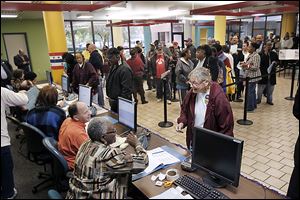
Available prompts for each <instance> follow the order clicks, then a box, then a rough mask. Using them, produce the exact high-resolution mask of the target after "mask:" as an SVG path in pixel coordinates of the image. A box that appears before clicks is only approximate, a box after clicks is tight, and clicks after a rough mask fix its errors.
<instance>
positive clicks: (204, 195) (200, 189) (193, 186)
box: [174, 175, 229, 199]
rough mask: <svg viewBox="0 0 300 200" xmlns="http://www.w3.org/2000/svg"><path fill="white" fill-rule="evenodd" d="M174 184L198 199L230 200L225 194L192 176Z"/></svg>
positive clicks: (186, 176)
mask: <svg viewBox="0 0 300 200" xmlns="http://www.w3.org/2000/svg"><path fill="white" fill-rule="evenodd" d="M174 184H175V185H177V186H180V187H182V188H183V189H184V190H185V191H186V192H187V193H189V194H190V195H191V196H192V197H194V198H196V199H229V197H227V196H226V195H225V194H223V193H221V192H219V191H218V190H216V189H214V188H213V187H211V186H210V185H208V184H205V183H203V182H202V181H200V180H198V179H197V178H195V177H193V176H190V175H184V176H181V177H179V178H178V179H177V180H176V181H175V182H174Z"/></svg>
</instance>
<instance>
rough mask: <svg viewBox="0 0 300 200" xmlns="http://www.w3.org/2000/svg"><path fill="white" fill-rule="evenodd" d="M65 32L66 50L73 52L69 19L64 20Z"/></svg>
mask: <svg viewBox="0 0 300 200" xmlns="http://www.w3.org/2000/svg"><path fill="white" fill-rule="evenodd" d="M65 34H66V40H67V48H68V52H70V53H74V48H73V41H72V31H71V22H70V21H65Z"/></svg>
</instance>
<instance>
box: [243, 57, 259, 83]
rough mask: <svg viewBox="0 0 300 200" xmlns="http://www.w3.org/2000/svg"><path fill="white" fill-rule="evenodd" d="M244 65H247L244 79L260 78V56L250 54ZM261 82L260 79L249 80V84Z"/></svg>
mask: <svg viewBox="0 0 300 200" xmlns="http://www.w3.org/2000/svg"><path fill="white" fill-rule="evenodd" d="M246 63H247V64H248V65H249V67H250V68H249V69H246V70H245V75H246V77H250V78H253V77H257V76H261V72H260V56H259V54H258V53H257V52H253V53H252V54H250V55H249V56H248V58H247V60H246ZM259 80H261V77H260V78H255V79H251V80H250V81H249V82H257V81H259Z"/></svg>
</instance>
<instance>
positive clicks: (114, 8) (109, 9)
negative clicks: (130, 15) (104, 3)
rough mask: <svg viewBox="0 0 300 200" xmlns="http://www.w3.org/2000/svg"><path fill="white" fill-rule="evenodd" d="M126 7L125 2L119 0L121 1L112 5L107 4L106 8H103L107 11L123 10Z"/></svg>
mask: <svg viewBox="0 0 300 200" xmlns="http://www.w3.org/2000/svg"><path fill="white" fill-rule="evenodd" d="M126 8H127V4H126V2H121V3H118V4H116V5H114V6H109V7H107V8H104V10H108V11H117V10H124V9H126Z"/></svg>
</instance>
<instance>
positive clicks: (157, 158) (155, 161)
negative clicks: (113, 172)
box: [132, 146, 183, 181]
mask: <svg viewBox="0 0 300 200" xmlns="http://www.w3.org/2000/svg"><path fill="white" fill-rule="evenodd" d="M170 149H171V148H168V147H166V146H163V147H158V148H155V149H152V150H150V151H147V154H148V158H149V164H148V167H147V168H146V169H145V170H144V171H142V172H141V173H139V174H135V175H133V176H132V180H133V181H135V180H137V179H139V178H142V177H144V176H147V175H148V174H151V173H152V172H155V171H157V170H159V169H162V168H164V167H167V166H168V165H171V164H175V163H177V162H180V161H181V160H182V158H183V156H181V155H180V154H178V153H177V152H176V151H175V150H170ZM172 151H173V152H172Z"/></svg>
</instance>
